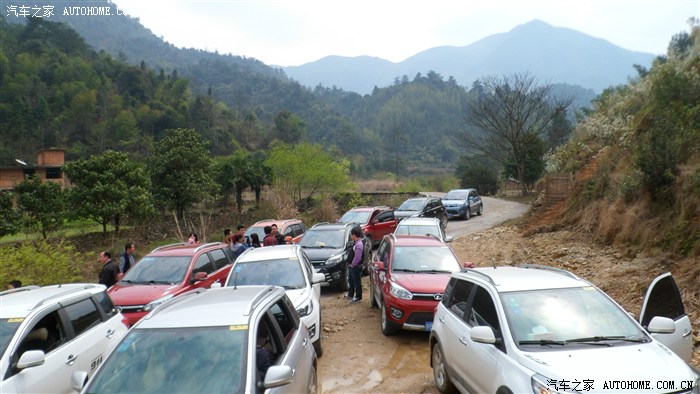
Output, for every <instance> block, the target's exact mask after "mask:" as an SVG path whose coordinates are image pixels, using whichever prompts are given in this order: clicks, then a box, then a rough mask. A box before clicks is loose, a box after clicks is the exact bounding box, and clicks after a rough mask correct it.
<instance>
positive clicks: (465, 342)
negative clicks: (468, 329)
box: [459, 337, 467, 345]
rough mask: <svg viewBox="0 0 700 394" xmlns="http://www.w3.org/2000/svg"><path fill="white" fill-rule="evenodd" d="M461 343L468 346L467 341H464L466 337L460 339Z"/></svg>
mask: <svg viewBox="0 0 700 394" xmlns="http://www.w3.org/2000/svg"><path fill="white" fill-rule="evenodd" d="M459 341H460V342H462V345H466V344H467V340H466V339H464V337H459Z"/></svg>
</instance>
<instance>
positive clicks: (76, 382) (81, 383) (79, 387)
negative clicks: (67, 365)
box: [70, 371, 88, 392]
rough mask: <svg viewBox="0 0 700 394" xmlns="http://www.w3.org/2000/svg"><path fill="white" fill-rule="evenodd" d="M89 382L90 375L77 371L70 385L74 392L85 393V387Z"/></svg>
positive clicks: (71, 378) (71, 377)
mask: <svg viewBox="0 0 700 394" xmlns="http://www.w3.org/2000/svg"><path fill="white" fill-rule="evenodd" d="M87 380H88V373H87V372H85V371H75V372H73V374H72V375H71V376H70V384H71V386H72V387H73V390H75V391H77V392H81V391H83V387H85V383H87Z"/></svg>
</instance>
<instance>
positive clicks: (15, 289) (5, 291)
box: [0, 286, 41, 296]
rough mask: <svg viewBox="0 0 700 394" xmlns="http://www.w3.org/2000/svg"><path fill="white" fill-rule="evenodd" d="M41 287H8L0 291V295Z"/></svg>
mask: <svg viewBox="0 0 700 394" xmlns="http://www.w3.org/2000/svg"><path fill="white" fill-rule="evenodd" d="M39 288H41V287H40V286H23V287H17V288H14V289H8V290H4V291H1V292H0V296H4V295H7V294H13V293H20V292H23V291H29V290H36V289H39Z"/></svg>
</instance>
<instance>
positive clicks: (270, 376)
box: [263, 365, 294, 389]
mask: <svg viewBox="0 0 700 394" xmlns="http://www.w3.org/2000/svg"><path fill="white" fill-rule="evenodd" d="M293 374H294V372H293V371H292V367H290V366H289V365H273V366H271V367H270V368H268V369H267V372H266V373H265V382H264V383H263V386H264V387H265V388H266V389H271V388H273V387H280V386H284V385H286V384H289V383H292V381H293V379H294V375H293Z"/></svg>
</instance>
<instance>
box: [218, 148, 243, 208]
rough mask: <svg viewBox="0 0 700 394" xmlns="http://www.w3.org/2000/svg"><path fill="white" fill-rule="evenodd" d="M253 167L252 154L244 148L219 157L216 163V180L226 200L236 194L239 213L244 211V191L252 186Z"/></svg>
mask: <svg viewBox="0 0 700 394" xmlns="http://www.w3.org/2000/svg"><path fill="white" fill-rule="evenodd" d="M251 169H252V162H251V160H250V154H249V153H248V152H247V151H244V150H239V151H237V152H236V153H234V154H233V155H230V156H226V157H223V158H219V159H217V160H216V161H215V164H214V180H215V181H216V183H217V184H219V187H220V190H221V193H222V195H223V196H224V202H225V203H227V202H228V196H229V195H230V194H234V195H235V197H236V210H237V211H238V213H239V214H240V213H241V212H242V211H243V191H244V190H245V189H246V188H248V187H249V186H250V177H251V174H250V173H251Z"/></svg>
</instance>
